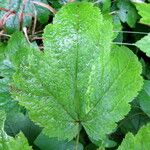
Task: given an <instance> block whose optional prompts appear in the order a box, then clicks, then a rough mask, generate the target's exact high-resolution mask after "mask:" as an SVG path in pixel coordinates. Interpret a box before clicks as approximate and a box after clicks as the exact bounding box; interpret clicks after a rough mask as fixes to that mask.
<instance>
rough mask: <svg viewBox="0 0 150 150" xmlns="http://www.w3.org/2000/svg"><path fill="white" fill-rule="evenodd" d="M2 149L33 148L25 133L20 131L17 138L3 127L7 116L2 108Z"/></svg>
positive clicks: (0, 145) (0, 141)
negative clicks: (9, 134) (8, 133)
mask: <svg viewBox="0 0 150 150" xmlns="http://www.w3.org/2000/svg"><path fill="white" fill-rule="evenodd" d="M0 116H1V119H0V149H1V150H31V149H32V148H31V147H30V146H29V144H28V141H27V139H26V138H25V136H24V135H23V133H19V134H18V135H17V136H16V137H15V138H13V137H10V136H8V135H7V134H6V133H5V132H4V130H3V128H4V121H5V118H6V113H5V112H4V111H3V110H0Z"/></svg>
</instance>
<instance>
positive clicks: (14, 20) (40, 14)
mask: <svg viewBox="0 0 150 150" xmlns="http://www.w3.org/2000/svg"><path fill="white" fill-rule="evenodd" d="M36 1H37V2H42V3H44V4H48V3H47V0H36ZM0 5H2V7H3V8H5V9H7V10H10V12H5V11H0V18H1V21H2V23H3V25H4V27H5V29H6V30H7V32H9V33H13V32H14V31H18V30H20V28H22V27H31V24H32V17H35V15H36V18H37V19H38V21H39V22H40V23H41V24H44V23H47V21H48V19H49V14H50V12H49V10H47V9H46V8H43V7H41V6H38V5H34V4H33V3H32V1H31V0H26V1H22V0H13V1H3V0H0ZM11 11H12V12H11Z"/></svg>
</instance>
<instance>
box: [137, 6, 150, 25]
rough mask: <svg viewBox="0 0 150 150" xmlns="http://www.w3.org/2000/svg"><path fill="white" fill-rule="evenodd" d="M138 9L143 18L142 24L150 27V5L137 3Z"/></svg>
mask: <svg viewBox="0 0 150 150" xmlns="http://www.w3.org/2000/svg"><path fill="white" fill-rule="evenodd" d="M135 6H136V9H137V10H138V13H139V15H140V16H141V17H142V18H141V19H140V22H141V23H143V24H147V25H150V13H149V12H150V4H147V3H135Z"/></svg>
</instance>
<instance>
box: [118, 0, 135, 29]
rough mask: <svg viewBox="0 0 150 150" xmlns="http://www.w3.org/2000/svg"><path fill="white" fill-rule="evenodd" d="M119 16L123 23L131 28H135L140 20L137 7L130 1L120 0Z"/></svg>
mask: <svg viewBox="0 0 150 150" xmlns="http://www.w3.org/2000/svg"><path fill="white" fill-rule="evenodd" d="M117 6H118V8H119V11H118V15H119V17H120V20H121V21H122V22H126V23H127V24H128V25H129V26H130V27H134V26H135V23H136V21H137V19H138V14H137V11H136V8H135V6H134V5H133V4H132V3H131V2H130V1H129V0H123V1H122V0H118V3H117Z"/></svg>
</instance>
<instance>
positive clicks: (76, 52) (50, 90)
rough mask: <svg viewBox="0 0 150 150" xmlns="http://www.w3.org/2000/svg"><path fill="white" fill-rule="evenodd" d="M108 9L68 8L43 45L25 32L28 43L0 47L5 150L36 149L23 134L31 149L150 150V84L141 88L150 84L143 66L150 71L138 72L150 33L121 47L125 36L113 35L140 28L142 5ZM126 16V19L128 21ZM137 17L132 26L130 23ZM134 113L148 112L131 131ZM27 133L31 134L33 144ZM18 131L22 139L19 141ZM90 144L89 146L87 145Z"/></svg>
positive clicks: (13, 40)
mask: <svg viewBox="0 0 150 150" xmlns="http://www.w3.org/2000/svg"><path fill="white" fill-rule="evenodd" d="M29 2H31V1H29ZM51 4H53V2H51ZM60 4H61V5H62V3H60ZM110 4H111V2H110V1H109V2H107V3H106V1H103V2H102V3H100V4H99V5H97V3H96V5H97V6H100V8H101V10H102V11H100V9H99V8H98V7H97V6H94V3H89V2H73V3H68V4H65V5H64V6H62V8H61V9H60V10H59V11H58V12H57V14H56V15H55V17H54V18H53V24H49V25H47V26H46V27H45V28H44V33H43V35H42V38H41V37H40V38H39V40H40V42H39V43H38V42H37V43H35V42H33V37H32V36H34V34H33V35H32V36H28V33H27V32H25V36H24V35H23V33H22V32H19V31H17V32H15V33H14V34H12V35H11V37H10V39H9V40H8V41H7V39H4V40H3V41H2V42H1V43H0V76H1V79H0V85H1V89H0V94H1V95H0V104H1V106H2V107H0V108H1V114H0V115H1V116H3V118H2V121H1V122H0V124H1V139H2V140H1V141H0V146H1V147H0V148H1V149H4V150H5V149H6V150H7V149H9V147H10V146H11V148H12V149H14V150H17V148H19V149H31V146H29V145H28V143H27V140H26V139H25V137H24V135H25V136H26V137H27V139H28V141H29V144H30V145H32V148H33V149H37V147H38V148H40V149H41V150H49V149H52V150H56V149H60V150H63V149H64V150H66V149H68V150H72V149H75V150H82V149H83V148H85V149H90V150H94V149H95V150H96V149H105V148H106V149H107V148H112V147H113V148H114V149H119V150H121V149H123V150H124V149H125V150H126V149H131V150H135V149H137V148H136V144H137V143H138V144H139V145H140V148H139V149H140V150H142V147H143V144H144V146H145V147H144V149H145V150H146V149H147V148H149V142H148V141H147V140H145V141H143V140H142V137H143V135H144V139H146V138H147V139H148V138H149V134H147V133H148V132H149V131H150V129H149V124H148V125H146V126H144V127H142V128H141V129H140V130H139V128H140V127H141V126H142V125H144V124H146V123H147V122H149V119H148V118H149V110H150V108H149V106H148V104H149V101H148V100H149V91H148V90H147V89H149V82H148V81H145V82H144V83H145V84H144V88H143V89H142V87H143V78H144V79H146V78H148V77H149V74H148V73H147V72H144V71H143V72H142V65H143V66H144V67H145V70H148V69H147V68H148V67H147V66H148V65H149V63H148V64H146V61H143V62H142V59H141V62H142V65H141V63H140V61H139V60H138V57H139V52H140V53H142V54H141V55H140V56H142V55H144V56H145V57H146V58H147V56H149V54H150V52H149V45H148V43H149V39H150V38H149V34H148V35H146V36H145V37H143V36H142V37H140V38H138V39H137V40H136V42H134V43H131V44H130V43H120V42H119V41H121V42H124V41H122V40H121V36H123V34H122V33H123V32H122V31H118V32H116V29H117V28H118V27H119V29H121V28H122V27H121V23H120V21H122V22H124V23H125V22H126V23H127V24H128V25H129V27H131V28H133V27H135V26H136V22H137V19H138V17H139V16H138V13H137V10H136V8H135V6H136V7H137V5H140V4H134V3H131V2H129V1H125V2H124V3H123V4H122V1H117V2H116V3H114V4H113V6H112V7H111V5H110ZM61 5H59V7H61ZM59 7H58V8H59ZM131 7H132V9H133V10H130V9H129V8H131ZM58 8H57V9H58ZM115 8H117V9H118V8H119V9H120V10H119V11H118V14H115V15H114V16H109V15H110V14H108V13H109V10H112V9H115ZM122 9H123V10H122ZM122 11H123V14H124V12H125V13H126V12H127V14H126V15H125V16H123V15H122ZM132 13H134V16H136V18H135V20H132V19H133V18H130V17H131V16H130V14H132ZM122 17H123V18H122ZM113 25H114V26H113ZM13 32H14V31H13ZM137 32H138V31H137ZM128 33H129V32H128ZM142 33H144V32H142ZM119 36H120V37H119ZM124 40H125V38H124ZM125 42H126V41H125ZM6 43H7V44H6ZM117 44H126V45H129V46H136V47H135V48H131V47H130V49H129V48H128V47H125V46H117ZM41 45H42V50H41ZM138 48H139V49H141V50H142V51H143V52H145V53H146V55H147V56H146V55H145V54H144V53H143V52H142V51H140V50H139V49H138ZM131 49H132V50H133V51H132V50H131ZM137 56H138V57H137ZM139 58H140V57H139ZM141 58H142V57H141ZM142 76H143V77H142ZM140 90H142V91H141V92H140ZM139 92H140V94H139V95H138V93H139ZM133 99H134V101H133ZM132 101H133V102H132ZM12 108H13V109H12ZM135 108H138V109H140V111H139V110H138V111H139V112H140V113H144V112H145V114H144V115H145V116H144V115H143V118H145V120H146V121H142V125H139V126H138V127H137V129H129V127H131V126H132V125H133V126H134V124H136V122H137V121H139V119H138V118H137V117H134V119H135V121H133V120H131V122H130V123H129V122H127V123H128V124H129V125H127V124H126V123H125V122H126V119H128V117H129V118H130V117H132V116H133V115H134V112H135V114H136V113H137V109H135ZM141 111H142V112H141ZM143 111H144V112H143ZM139 112H138V113H139ZM146 115H148V116H146ZM11 118H12V119H11ZM17 118H18V119H20V122H18V120H17ZM143 120H144V119H143ZM4 121H5V122H4ZM21 121H22V123H21ZM32 121H33V122H32ZM14 124H16V127H14ZM9 125H10V126H11V127H12V132H11V131H10V129H9ZM23 126H25V128H24V127H23ZM27 126H30V128H31V129H32V131H34V132H32V131H31V132H32V133H33V134H34V136H33V137H32V138H31V137H30V132H29V134H27V130H28V127H27ZM119 130H121V131H119ZM138 130H139V131H138ZM20 131H21V132H23V133H19V135H18V136H16V135H17V134H18V132H20ZM129 131H132V132H133V133H134V134H136V135H135V136H134V135H133V134H132V133H127V132H129ZM118 132H119V133H122V134H123V135H124V136H125V134H126V133H127V135H126V136H125V139H123V137H122V138H121V140H120V141H117V139H116V138H113V136H115V135H116V134H118ZM7 134H8V135H9V136H8V135H7ZM23 134H24V135H23ZM7 136H8V138H4V137H7ZM11 136H14V138H13V137H11ZM85 138H88V142H89V141H91V142H89V145H88V144H87V141H86V140H85ZM5 139H8V142H7V140H5ZM122 140H123V142H122ZM22 142H24V143H25V144H22ZM5 143H6V144H5ZM120 143H121V144H120ZM18 144H19V145H18ZM4 145H6V147H4ZM23 145H24V146H26V147H25V148H23V147H22V146H23ZM12 146H16V147H14V148H13V147H12ZM19 146H20V147H19ZM118 146H119V147H118Z"/></svg>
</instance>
